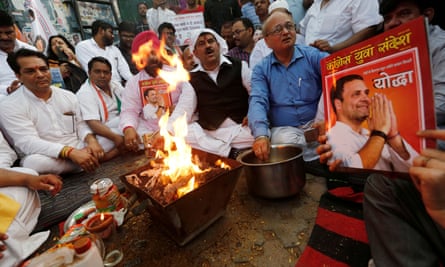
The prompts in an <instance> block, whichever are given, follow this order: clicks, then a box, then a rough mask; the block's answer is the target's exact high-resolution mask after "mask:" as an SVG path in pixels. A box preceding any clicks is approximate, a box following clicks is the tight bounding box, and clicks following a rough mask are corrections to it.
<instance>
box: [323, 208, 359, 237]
mask: <svg viewBox="0 0 445 267" xmlns="http://www.w3.org/2000/svg"><path fill="white" fill-rule="evenodd" d="M315 223H316V224H317V225H319V226H320V227H323V228H324V229H326V230H329V231H331V232H334V233H336V234H338V235H341V236H345V237H348V238H351V239H354V240H357V241H360V242H363V243H366V244H367V243H368V235H367V234H366V228H365V222H364V221H363V220H359V219H355V218H352V217H349V216H346V215H343V214H341V213H337V212H332V211H329V210H327V209H323V208H318V213H317V218H316V219H315Z"/></svg>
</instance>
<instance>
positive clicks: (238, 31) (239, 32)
mask: <svg viewBox="0 0 445 267" xmlns="http://www.w3.org/2000/svg"><path fill="white" fill-rule="evenodd" d="M244 31H246V29H240V30H235V31H233V36H238V35H240V34H241V33H242V32H244Z"/></svg>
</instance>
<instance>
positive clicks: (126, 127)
mask: <svg viewBox="0 0 445 267" xmlns="http://www.w3.org/2000/svg"><path fill="white" fill-rule="evenodd" d="M128 128H133V126H125V128H124V129H123V130H122V132H123V133H125V130H127V129H128Z"/></svg>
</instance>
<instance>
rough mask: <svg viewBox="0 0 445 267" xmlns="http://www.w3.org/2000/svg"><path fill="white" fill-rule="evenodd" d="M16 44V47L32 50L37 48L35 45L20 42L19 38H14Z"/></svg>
mask: <svg viewBox="0 0 445 267" xmlns="http://www.w3.org/2000/svg"><path fill="white" fill-rule="evenodd" d="M16 46H17V48H18V49H21V48H26V49H30V50H34V51H36V50H37V48H36V47H35V46H32V45H30V44H28V43H25V42H22V41H20V40H16Z"/></svg>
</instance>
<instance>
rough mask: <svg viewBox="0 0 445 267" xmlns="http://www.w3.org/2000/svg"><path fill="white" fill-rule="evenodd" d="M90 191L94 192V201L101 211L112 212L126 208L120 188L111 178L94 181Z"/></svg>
mask: <svg viewBox="0 0 445 267" xmlns="http://www.w3.org/2000/svg"><path fill="white" fill-rule="evenodd" d="M90 193H91V194H93V201H94V204H95V205H96V209H97V210H98V211H99V212H107V211H108V212H111V211H115V210H120V209H122V208H124V202H123V201H122V198H121V195H120V193H119V190H118V189H117V186H116V185H115V184H113V181H112V180H111V179H110V178H103V179H99V180H96V181H94V183H93V184H92V185H91V186H90Z"/></svg>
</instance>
